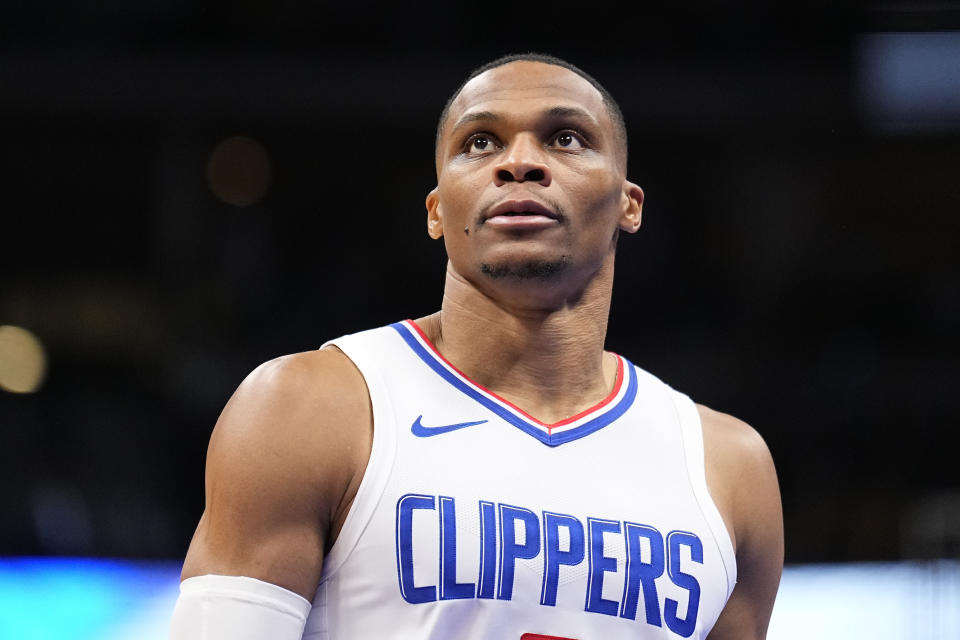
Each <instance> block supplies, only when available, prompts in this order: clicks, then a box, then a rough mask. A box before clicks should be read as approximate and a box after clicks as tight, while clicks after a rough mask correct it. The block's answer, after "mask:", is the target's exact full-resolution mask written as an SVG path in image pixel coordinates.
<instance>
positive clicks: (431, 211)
mask: <svg viewBox="0 0 960 640" xmlns="http://www.w3.org/2000/svg"><path fill="white" fill-rule="evenodd" d="M437 189H438V187H434V188H433V189H431V190H430V193H428V194H427V234H428V235H429V236H430V237H431V238H433V239H434V240H439V239H440V238H442V237H443V213H442V212H441V211H440V196H439V195H438V194H437Z"/></svg>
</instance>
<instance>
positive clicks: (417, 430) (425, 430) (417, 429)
mask: <svg viewBox="0 0 960 640" xmlns="http://www.w3.org/2000/svg"><path fill="white" fill-rule="evenodd" d="M421 419H423V416H417V419H416V420H414V421H413V425H412V426H411V427H410V431H411V432H412V433H413V435H415V436H417V437H418V438H429V437H430V436H438V435H440V434H441V433H450V432H451V431H456V430H457V429H463V428H464V427H472V426H474V425H478V424H483V423H484V422H488V421H487V420H477V421H475V422H458V423H457V424H445V425H443V426H441V427H425V426H423V425H422V424H420V420H421Z"/></svg>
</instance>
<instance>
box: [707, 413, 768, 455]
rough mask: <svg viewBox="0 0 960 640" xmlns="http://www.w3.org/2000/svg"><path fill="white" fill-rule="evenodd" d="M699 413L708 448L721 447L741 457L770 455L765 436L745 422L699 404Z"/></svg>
mask: <svg viewBox="0 0 960 640" xmlns="http://www.w3.org/2000/svg"><path fill="white" fill-rule="evenodd" d="M697 412H698V413H699V414H700V424H701V425H702V426H703V437H704V443H705V445H706V446H711V445H713V446H716V447H721V448H722V449H723V450H724V451H726V452H727V453H735V454H739V455H747V456H757V455H763V454H766V455H769V449H768V448H767V444H766V442H764V440H763V436H761V435H760V433H759V432H758V431H757V430H756V429H754V428H753V427H752V426H750V425H749V424H747V423H746V422H744V421H743V420H741V419H739V418H736V417H734V416H732V415H730V414H728V413H723V412H722V411H717V410H716V409H711V408H710V407H707V406H705V405H702V404H697Z"/></svg>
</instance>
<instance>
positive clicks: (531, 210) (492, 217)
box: [483, 200, 562, 231]
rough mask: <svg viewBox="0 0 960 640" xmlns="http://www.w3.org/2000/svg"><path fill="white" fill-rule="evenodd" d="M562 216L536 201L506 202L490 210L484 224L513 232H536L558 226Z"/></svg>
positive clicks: (485, 216) (484, 218)
mask: <svg viewBox="0 0 960 640" xmlns="http://www.w3.org/2000/svg"><path fill="white" fill-rule="evenodd" d="M561 219H562V216H561V215H560V214H559V213H557V212H556V211H554V210H553V209H551V208H550V207H548V206H546V205H544V204H541V203H539V202H537V201H536V200H505V201H503V202H500V203H499V204H497V205H495V206H493V207H491V208H490V210H489V211H487V212H486V214H484V216H483V223H484V224H490V225H493V226H494V227H500V228H504V229H511V230H517V231H520V230H536V229H542V228H547V227H551V226H554V225H556V224H557V223H559V222H560V220H561Z"/></svg>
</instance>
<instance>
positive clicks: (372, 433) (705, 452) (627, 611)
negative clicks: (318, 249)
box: [171, 55, 783, 640]
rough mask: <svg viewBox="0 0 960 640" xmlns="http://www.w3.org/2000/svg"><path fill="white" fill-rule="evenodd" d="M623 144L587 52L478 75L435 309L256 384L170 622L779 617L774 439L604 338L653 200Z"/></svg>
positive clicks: (715, 622) (356, 631)
mask: <svg viewBox="0 0 960 640" xmlns="http://www.w3.org/2000/svg"><path fill="white" fill-rule="evenodd" d="M626 154H627V148H626V135H625V129H624V125H623V120H622V116H621V115H620V111H619V108H618V107H617V106H616V103H615V102H614V101H613V99H612V98H611V97H610V96H609V95H608V94H607V92H606V91H605V90H604V89H603V88H602V87H601V86H600V85H599V84H598V83H597V82H596V81H595V80H593V79H592V78H590V77H589V76H588V75H586V74H585V73H583V72H582V71H580V70H578V69H576V68H575V67H572V66H571V65H569V64H568V63H566V62H563V61H560V60H557V59H555V58H550V57H544V56H538V55H526V56H519V57H510V58H506V59H500V60H497V61H495V62H493V63H491V64H489V65H487V66H486V67H483V68H481V70H479V72H478V73H475V74H474V75H473V76H471V77H470V78H469V79H468V81H467V82H466V83H465V84H464V85H463V86H462V87H461V88H460V90H459V91H458V92H457V93H456V94H455V95H454V97H453V98H452V100H451V101H450V103H449V104H448V108H447V109H445V110H444V113H443V115H442V117H441V121H440V125H439V129H438V137H437V147H436V166H437V187H436V188H435V189H434V190H433V191H431V192H430V193H429V195H428V196H427V199H426V206H427V232H428V233H429V234H430V236H431V237H433V238H437V239H439V238H443V240H444V242H445V246H446V250H447V254H448V256H449V263H448V267H447V275H446V284H445V288H444V295H443V303H442V305H441V310H440V311H439V312H437V313H434V314H433V315H429V316H426V317H424V318H420V319H418V320H415V321H403V322H398V323H396V324H393V325H390V326H386V327H382V328H379V329H374V330H371V331H365V332H362V333H357V334H353V335H349V336H345V337H343V338H340V339H337V340H334V341H333V342H331V343H329V344H327V345H325V346H324V347H323V348H321V349H319V350H318V351H313V352H309V353H300V354H295V355H290V356H286V357H283V358H279V359H277V360H273V361H271V362H268V363H266V364H264V365H262V366H261V367H259V368H258V369H256V370H255V371H254V372H253V373H252V374H250V376H249V377H248V378H247V379H246V380H245V381H244V382H243V384H242V385H240V387H239V389H238V390H237V392H236V393H235V394H234V396H233V397H232V398H231V399H230V401H229V403H228V404H227V406H226V408H225V409H224V411H223V414H222V415H221V417H220V420H219V422H218V423H217V426H216V428H215V429H214V432H213V436H212V438H211V441H210V448H209V455H208V459H207V476H206V510H205V511H204V513H203V516H202V518H201V519H200V524H199V526H198V528H197V531H196V534H195V536H194V538H193V541H192V543H191V545H190V550H189V552H188V553H187V557H186V561H185V563H184V567H183V579H184V580H183V582H182V584H181V595H180V598H179V599H178V601H177V605H176V608H175V611H174V615H173V622H172V629H171V638H173V639H174V640H186V639H199V638H203V639H214V638H215V639H221V638H222V639H226V638H230V639H242V640H247V639H251V640H252V639H255V638H272V639H276V640H295V639H299V638H301V637H303V638H334V639H341V638H348V639H352V640H353V639H363V638H400V639H404V640H411V639H414V640H415V639H419V638H424V639H425V638H432V639H462V638H467V639H473V638H482V639H490V640H493V639H495V640H520V639H526V640H534V639H541V640H542V639H545V638H554V639H556V638H564V639H570V638H572V639H577V640H588V639H589V640H593V639H598V638H600V639H603V640H613V639H618V638H641V639H645V638H705V637H707V635H708V634H709V637H710V638H730V639H737V640H745V639H754V638H763V637H764V636H765V635H766V628H767V623H768V620H769V617H770V612H771V609H772V607H773V602H774V598H775V595H776V591H777V586H778V583H779V578H780V573H781V569H782V562H783V561H782V558H783V528H782V517H781V511H780V498H779V492H778V489H777V479H776V475H775V471H774V467H773V463H772V460H771V458H770V455H769V453H768V451H767V447H766V446H765V444H764V443H763V441H762V440H761V438H760V437H759V436H758V435H757V433H756V432H755V431H754V430H753V429H751V428H750V427H749V426H747V425H746V424H744V423H743V422H740V421H739V420H737V419H735V418H732V417H730V416H728V415H724V414H722V413H718V412H716V411H713V410H711V409H708V408H706V407H703V406H699V405H695V404H693V402H691V401H690V400H689V399H688V398H687V397H686V396H685V395H683V394H681V393H679V392H676V391H673V390H672V389H671V388H669V387H668V386H666V385H665V384H664V383H662V382H660V381H659V380H658V379H656V378H655V377H653V376H652V375H650V374H649V373H646V372H645V371H643V370H642V369H639V368H637V367H635V366H634V365H633V364H632V363H631V362H630V361H628V360H627V359H626V358H624V357H622V356H620V355H617V354H614V353H611V352H608V351H605V350H604V337H605V332H606V326H607V316H608V311H609V307H610V298H611V288H612V285H613V267H614V252H615V248H616V245H617V240H618V236H619V235H620V233H621V232H626V233H633V232H635V231H637V229H638V228H639V226H640V211H641V205H642V203H643V192H642V191H641V189H640V187H638V186H637V185H635V184H633V183H631V182H629V181H628V180H627V179H626V177H625V171H626ZM365 224H371V225H376V224H377V221H376V220H375V219H368V220H365Z"/></svg>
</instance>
